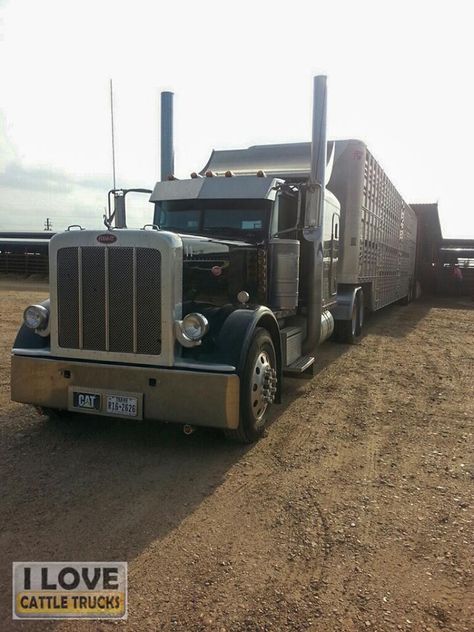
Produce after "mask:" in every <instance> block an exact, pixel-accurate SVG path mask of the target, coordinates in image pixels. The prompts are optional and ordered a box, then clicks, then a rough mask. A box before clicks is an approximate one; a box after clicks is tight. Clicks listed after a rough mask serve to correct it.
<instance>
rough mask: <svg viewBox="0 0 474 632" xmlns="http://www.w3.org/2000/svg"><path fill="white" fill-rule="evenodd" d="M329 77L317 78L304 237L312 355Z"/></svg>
mask: <svg viewBox="0 0 474 632" xmlns="http://www.w3.org/2000/svg"><path fill="white" fill-rule="evenodd" d="M326 108H327V87H326V76H325V75H319V76H317V77H314V83H313V132H312V139H311V171H310V175H309V180H308V188H307V193H306V209H305V224H304V230H303V235H304V238H305V240H306V242H307V244H306V247H307V248H308V250H309V251H310V253H309V257H308V259H309V265H310V274H309V283H308V293H307V294H308V301H307V310H308V327H307V335H306V340H305V341H304V345H303V347H304V352H305V353H309V352H311V351H312V350H313V349H314V347H315V346H316V345H317V344H318V342H319V340H320V338H321V304H322V288H323V240H322V237H323V209H324V191H325V182H326V146H327V137H326Z"/></svg>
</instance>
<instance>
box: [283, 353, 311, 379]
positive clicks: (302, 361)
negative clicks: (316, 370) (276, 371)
mask: <svg viewBox="0 0 474 632" xmlns="http://www.w3.org/2000/svg"><path fill="white" fill-rule="evenodd" d="M314 360H315V358H314V356H310V355H305V356H301V358H298V359H297V360H295V361H294V362H292V364H290V365H288V366H285V367H284V369H283V373H284V375H287V376H288V377H312V376H313V365H314Z"/></svg>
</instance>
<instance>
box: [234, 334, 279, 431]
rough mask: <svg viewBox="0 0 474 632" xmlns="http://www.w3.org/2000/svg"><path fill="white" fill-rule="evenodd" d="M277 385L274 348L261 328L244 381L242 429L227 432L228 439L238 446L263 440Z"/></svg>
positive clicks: (249, 354)
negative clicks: (238, 444) (261, 438)
mask: <svg viewBox="0 0 474 632" xmlns="http://www.w3.org/2000/svg"><path fill="white" fill-rule="evenodd" d="M276 383H277V373H276V354H275V347H274V346H273V341H272V339H271V336H270V334H269V333H268V331H267V330H266V329H263V328H262V327H258V328H257V329H256V330H255V334H254V336H253V340H252V342H251V344H250V348H249V351H248V354H247V359H246V361H245V366H244V370H243V373H242V377H241V391H240V421H239V427H238V428H236V429H235V430H226V431H225V432H226V435H227V437H229V438H230V439H232V440H233V441H236V442H238V443H253V442H254V441H257V440H258V439H260V437H262V435H263V434H264V432H265V427H266V424H267V419H268V412H269V409H270V407H271V404H272V402H273V400H274V397H275V393H276Z"/></svg>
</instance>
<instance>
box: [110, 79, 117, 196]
mask: <svg viewBox="0 0 474 632" xmlns="http://www.w3.org/2000/svg"><path fill="white" fill-rule="evenodd" d="M110 122H111V127H112V177H113V181H114V189H116V188H117V187H116V182H115V129H114V88H113V85H112V79H111V80H110Z"/></svg>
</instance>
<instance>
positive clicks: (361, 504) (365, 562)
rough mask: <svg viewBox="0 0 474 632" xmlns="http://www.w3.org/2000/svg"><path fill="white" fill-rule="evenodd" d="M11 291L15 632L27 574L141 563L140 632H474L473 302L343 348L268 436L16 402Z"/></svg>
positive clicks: (5, 583)
mask: <svg viewBox="0 0 474 632" xmlns="http://www.w3.org/2000/svg"><path fill="white" fill-rule="evenodd" d="M43 295H44V294H41V293H39V294H34V293H31V292H30V291H15V290H13V289H8V288H4V289H3V290H1V291H0V310H1V322H0V345H1V349H0V477H1V478H0V485H1V488H0V489H1V501H0V502H1V506H0V521H1V532H0V617H1V619H0V629H1V630H10V629H25V630H32V629H34V630H53V629H55V630H56V629H58V630H68V631H72V630H109V629H111V628H112V626H113V625H114V624H113V623H110V622H109V623H102V622H96V621H95V622H77V621H76V622H74V621H73V622H61V623H59V622H35V623H31V622H13V621H11V563H12V561H27V560H49V561H52V560H61V561H62V560H82V561H88V560H110V561H115V560H125V561H128V564H129V617H128V621H127V622H120V623H116V624H115V625H117V626H119V627H121V628H123V629H126V630H133V631H137V632H138V631H140V632H141V631H144V630H147V631H148V630H182V631H186V632H187V631H190V632H192V631H196V632H197V631H200V630H203V631H204V630H215V631H221V632H224V631H227V632H240V631H244V630H245V631H257V630H259V631H260V630H261V631H272V632H273V631H275V632H283V631H285V630H297V631H299V630H302V631H305V630H314V631H324V632H326V631H328V632H332V631H350V630H379V631H381V632H385V631H391V630H395V631H398V630H432V631H437V630H445V631H447V630H449V631H461V630H464V631H466V630H471V631H472V630H474V619H473V615H474V611H473V609H472V608H473V605H474V590H473V567H472V562H473V552H474V547H473V540H474V538H473V502H474V499H473V495H472V494H473V478H474V456H473V451H472V446H473V435H472V423H473V419H474V397H473V395H474V393H473V388H474V379H473V376H474V370H473V369H474V310H473V309H472V306H473V304H472V303H471V302H469V301H467V300H466V301H463V300H460V299H459V300H457V301H456V300H450V301H448V300H435V301H426V300H424V301H418V302H416V303H413V304H411V305H409V306H408V307H402V306H393V307H390V308H388V309H386V310H383V312H382V313H380V314H378V315H376V316H374V317H373V318H372V319H371V321H370V323H369V324H368V326H367V333H366V335H365V337H364V338H363V340H362V341H361V343H360V344H358V345H356V346H352V347H350V346H346V345H336V344H333V343H326V344H325V345H323V347H322V348H321V350H320V355H319V357H318V365H317V368H318V372H317V374H316V376H315V377H314V378H313V379H312V380H310V381H300V380H288V381H287V382H286V384H285V394H284V402H283V404H282V405H281V406H277V407H275V414H274V422H273V424H272V426H271V428H270V430H269V432H268V436H267V437H266V438H264V439H263V440H262V441H260V442H259V443H258V444H257V445H254V446H251V447H250V448H245V447H241V446H235V445H232V444H229V443H227V442H226V441H225V440H224V439H223V438H222V437H221V435H220V434H219V433H217V432H214V431H207V430H201V431H198V432H196V433H195V434H193V435H191V436H190V437H186V436H184V435H183V433H182V432H181V429H180V428H177V427H173V426H166V425H159V424H152V423H142V422H140V423H136V424H134V423H131V422H122V421H109V420H104V419H95V418H93V417H87V418H84V419H81V420H79V421H78V420H75V421H72V422H67V421H65V420H63V421H56V422H51V421H47V420H46V419H45V418H44V417H40V416H38V415H37V414H36V413H35V412H34V411H33V410H32V409H31V408H29V407H27V406H23V405H19V404H14V403H11V402H10V401H9V353H10V345H11V343H12V339H13V337H14V333H15V329H16V326H17V324H18V322H19V321H20V318H21V312H22V309H23V308H24V307H25V306H26V305H27V304H28V303H29V302H30V301H31V300H32V299H35V300H36V299H38V298H39V297H40V296H43Z"/></svg>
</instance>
